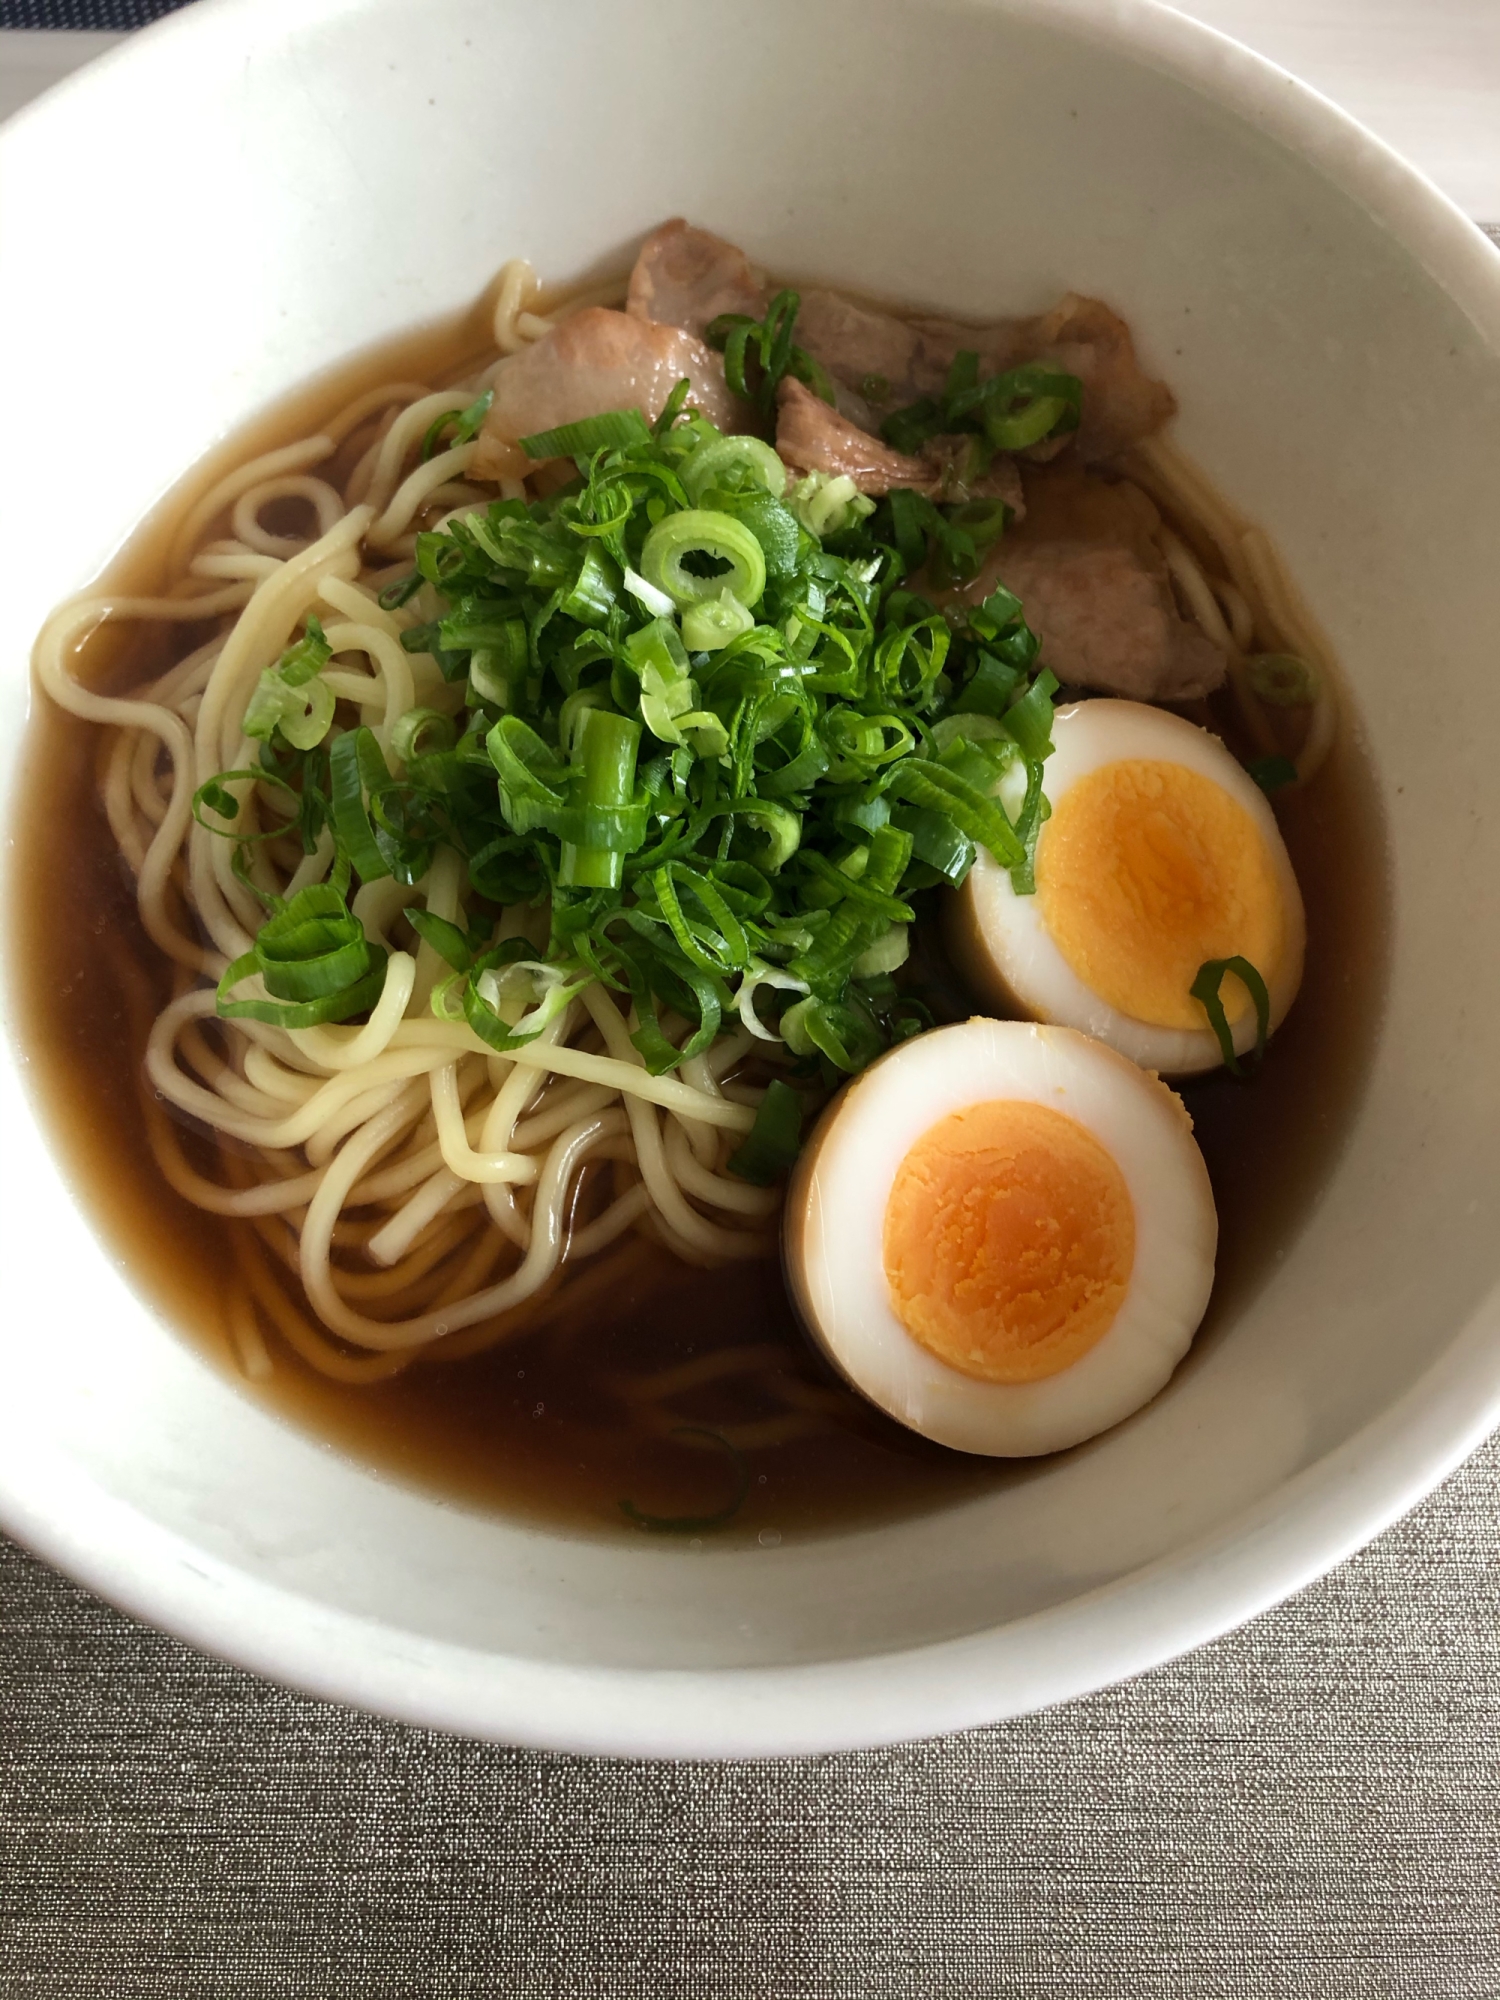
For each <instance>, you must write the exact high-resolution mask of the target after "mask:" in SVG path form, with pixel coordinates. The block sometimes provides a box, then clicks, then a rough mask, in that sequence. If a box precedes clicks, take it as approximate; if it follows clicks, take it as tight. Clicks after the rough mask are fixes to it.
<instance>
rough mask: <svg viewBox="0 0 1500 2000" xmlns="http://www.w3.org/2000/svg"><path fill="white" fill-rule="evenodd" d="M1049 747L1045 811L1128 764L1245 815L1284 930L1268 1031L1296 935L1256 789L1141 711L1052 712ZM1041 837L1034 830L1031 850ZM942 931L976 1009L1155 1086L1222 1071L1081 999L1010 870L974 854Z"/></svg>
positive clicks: (1187, 733) (1211, 741) (1245, 1033)
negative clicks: (1056, 1032) (1152, 768)
mask: <svg viewBox="0 0 1500 2000" xmlns="http://www.w3.org/2000/svg"><path fill="white" fill-rule="evenodd" d="M1053 742H1054V743H1055V745H1056V746H1057V747H1056V749H1055V750H1054V751H1053V754H1052V756H1051V757H1050V758H1049V759H1048V760H1047V766H1046V779H1045V790H1046V793H1047V797H1048V798H1049V799H1050V800H1051V802H1052V804H1053V806H1054V808H1055V807H1056V806H1057V804H1058V802H1059V801H1060V800H1061V799H1062V798H1063V797H1064V795H1065V794H1066V792H1067V791H1068V788H1069V787H1070V786H1071V785H1073V784H1075V783H1076V782H1077V781H1078V779H1080V778H1083V777H1086V776H1087V775H1088V774H1089V772H1091V771H1096V770H1098V769H1099V768H1100V767H1101V765H1105V764H1114V763H1117V762H1119V761H1121V760H1122V759H1125V758H1137V757H1138V758H1149V759H1152V760H1154V761H1156V762H1159V763H1169V764H1183V765H1185V766H1186V767H1187V768H1188V769H1189V770H1190V771H1195V772H1197V773H1198V774H1199V776H1201V777H1204V778H1207V779H1208V780H1210V782H1211V783H1213V784H1215V785H1218V786H1219V787H1220V788H1221V790H1223V791H1225V792H1227V793H1228V795H1229V796H1230V798H1232V799H1233V800H1234V801H1235V803H1236V804H1237V805H1239V806H1241V807H1243V809H1244V810H1245V811H1246V812H1247V813H1248V814H1249V815H1250V818H1251V819H1252V820H1253V821H1254V823H1255V825H1256V827H1257V828H1258V829H1259V831H1260V834H1261V838H1262V839H1263V840H1264V841H1265V843H1266V848H1267V851H1268V852H1269V854H1270V856H1271V860H1272V864H1273V866H1274V869H1275V873H1276V881H1277V884H1278V887H1279V890H1280V894H1281V903H1282V911H1283V919H1284V924H1285V942H1284V948H1283V951H1282V955H1281V963H1280V964H1279V965H1278V966H1277V967H1276V969H1275V972H1274V974H1273V975H1271V976H1270V977H1268V978H1267V981H1266V984H1267V989H1268V991H1269V994H1270V1000H1271V1028H1272V1030H1273V1031H1274V1030H1275V1029H1276V1028H1278V1027H1279V1026H1280V1025H1281V1022H1282V1020H1283V1019H1284V1018H1285V1015H1286V1012H1287V1009H1288V1008H1289V1007H1290V1006H1291V1004H1292V1002H1293V1000H1294V999H1295V998H1296V997H1297V988H1298V987H1299V986H1300V985H1301V983H1302V957H1303V950H1304V946H1305V941H1306V926H1305V920H1304V917H1303V911H1302V893H1301V891H1300V890H1299V888H1298V887H1297V877H1296V875H1295V874H1294V873H1293V870H1292V864H1291V860H1290V857H1289V856H1288V854H1287V851H1286V843H1285V842H1284V841H1283V840H1282V838H1281V829H1280V828H1279V827H1278V826H1277V824H1276V816H1275V814H1274V813H1273V812H1272V811H1271V808H1270V806H1269V805H1268V804H1267V803H1266V798H1265V794H1264V793H1263V792H1262V791H1261V789H1260V787H1259V786H1258V785H1257V784H1256V782H1255V780H1254V779H1253V778H1252V777H1251V776H1250V775H1249V773H1248V772H1247V771H1245V770H1244V769H1243V767H1242V766H1241V765H1240V764H1238V763H1237V762H1236V761H1235V759H1234V758H1233V757H1232V756H1231V755H1230V753H1229V752H1228V751H1227V750H1226V749H1225V747H1224V745H1223V744H1222V743H1221V742H1220V740H1219V738H1218V737H1217V736H1214V735H1211V734H1210V732H1209V731H1208V730H1206V729H1199V728H1198V727H1197V725H1196V724H1194V723H1191V722H1186V721H1184V720H1183V718H1182V717H1181V716H1180V715H1170V714H1168V713H1167V711H1166V710H1165V709H1160V708H1149V707H1147V706H1146V705H1145V704H1144V703H1142V702H1135V701H1081V702H1075V703H1073V704H1072V706H1071V707H1068V708H1061V709H1059V710H1058V711H1057V717H1056V721H1055V723H1054V726H1053ZM1046 838H1047V829H1046V827H1043V828H1042V834H1041V841H1040V842H1039V843H1038V850H1039V851H1040V848H1041V845H1042V843H1044V842H1045V841H1046ZM946 930H947V938H948V947H949V950H950V952H951V953H952V956H953V958H954V961H955V963H956V964H957V966H958V969H959V971H960V972H961V973H962V974H963V976H964V978H965V979H966V980H967V981H968V982H969V984H970V985H971V986H972V987H973V989H974V992H975V994H976V995H977V996H978V997H979V998H980V999H982V1000H983V1001H984V1002H985V1003H986V1004H987V1005H989V1006H992V1007H995V1008H997V1009H998V1010H1000V1011H1001V1012H1003V1013H1007V1014H1019V1015H1022V1016H1024V1017H1026V1018H1027V1019H1030V1020H1034V1021H1053V1022H1057V1023H1059V1024H1060V1025H1061V1026H1064V1027H1069V1028H1078V1029H1080V1030H1081V1031H1082V1032H1083V1033H1084V1034H1086V1035H1094V1036H1096V1037H1097V1038H1098V1039H1099V1040H1100V1041H1105V1042H1108V1043H1109V1045H1110V1046H1111V1048H1116V1049H1118V1050H1119V1051H1120V1053H1121V1054H1122V1055H1126V1056H1129V1057H1130V1059H1131V1061H1132V1062H1137V1063H1139V1064H1140V1065H1141V1066H1142V1068H1144V1069H1154V1070H1157V1071H1159V1072H1160V1073H1161V1074H1162V1075H1163V1076H1192V1075H1195V1074H1197V1073H1198V1072H1200V1071H1202V1070H1208V1069H1216V1068H1217V1067H1218V1065H1219V1064H1220V1063H1221V1062H1222V1061H1223V1055H1222V1052H1221V1050H1220V1048H1219V1044H1218V1040H1217V1038H1216V1037H1215V1035H1214V1034H1213V1031H1212V1030H1211V1029H1210V1028H1208V1027H1206V1026H1205V1027H1203V1028H1201V1029H1199V1028H1163V1027H1160V1026H1158V1025H1156V1024H1155V1023H1154V1022H1150V1021H1138V1020H1136V1019H1134V1017H1133V1016H1131V1015H1129V1014H1124V1013H1121V1012H1120V1010H1119V1009H1118V1008H1116V1007H1113V1006H1111V1005H1110V1003H1109V1002H1108V1001H1107V1000H1104V999H1101V997H1100V996H1099V995H1098V994H1097V993H1095V992H1093V991H1091V989H1090V988H1089V987H1087V986H1086V985H1085V984H1084V982H1083V981H1082V980H1081V979H1080V978H1079V976H1078V974H1077V973H1076V972H1075V971H1074V970H1073V968H1072V966H1071V965H1069V963H1068V961H1067V960H1066V959H1065V958H1064V957H1063V955H1062V953H1061V951H1059V949H1058V947H1057V945H1056V944H1055V943H1054V941H1053V938H1052V933H1051V932H1050V931H1049V930H1048V928H1047V923H1046V919H1045V917H1044V915H1043V911H1042V905H1041V901H1040V899H1039V898H1038V897H1036V896H1018V895H1017V894H1016V892H1015V890H1014V888H1012V886H1011V879H1010V873H1009V870H1007V869H1005V868H1002V867H1000V865H999V864H998V862H996V861H994V860H992V859H991V857H990V856H989V855H988V854H987V853H985V852H984V850H983V849H981V850H980V853H979V857H978V859H977V860H976V861H975V863H974V866H973V867H972V868H971V869H970V871H969V874H968V878H967V880H966V881H965V883H964V885H963V887H962V888H961V889H959V890H957V891H956V892H955V893H954V895H953V896H952V897H950V898H949V899H948V904H947V910H946ZM1255 1033H1256V1023H1255V1015H1254V1013H1253V1011H1247V1012H1246V1013H1245V1014H1244V1015H1243V1016H1242V1017H1241V1018H1240V1019H1239V1020H1238V1021H1236V1022H1235V1024H1234V1031H1233V1039H1234V1048H1235V1053H1236V1054H1237V1055H1243V1054H1245V1052H1246V1051H1247V1050H1248V1049H1250V1048H1252V1047H1253V1046H1254V1043H1255Z"/></svg>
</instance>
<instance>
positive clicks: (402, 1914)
mask: <svg viewBox="0 0 1500 2000" xmlns="http://www.w3.org/2000/svg"><path fill="white" fill-rule="evenodd" d="M1497 1599H1500V1448H1497V1447H1496V1446H1494V1445H1492V1446H1490V1447H1489V1448H1488V1449H1487V1450H1486V1451H1485V1452H1483V1453H1482V1454H1481V1455H1480V1456H1479V1457H1478V1458H1476V1459H1475V1460H1473V1461H1472V1462H1471V1463H1470V1465H1469V1466H1468V1467H1466V1468H1465V1469H1464V1471H1463V1472H1461V1473H1460V1474H1459V1475H1458V1476H1457V1477H1456V1478H1454V1479H1453V1480H1452V1481H1450V1482H1449V1484H1448V1485H1447V1486H1446V1487H1444V1488H1443V1490H1442V1491H1441V1492H1440V1493H1438V1494H1437V1495H1436V1496H1435V1497H1434V1498H1433V1499H1432V1500H1431V1501H1429V1502H1428V1503H1427V1505H1426V1506H1424V1507H1423V1508H1421V1509H1420V1510H1419V1511H1418V1512H1417V1513H1416V1514H1414V1515H1412V1516H1411V1517H1410V1518H1409V1519H1408V1520H1407V1521H1405V1522H1404V1523H1402V1524H1401V1525H1400V1526H1399V1527H1397V1528H1395V1529H1393V1530H1392V1531H1391V1532H1390V1533H1389V1534H1387V1535H1386V1536H1385V1537H1384V1538H1383V1539H1382V1540H1381V1541H1380V1542H1379V1543H1378V1544H1377V1545H1376V1546H1375V1547H1374V1548H1373V1549H1371V1550H1369V1551H1367V1552H1366V1553H1365V1554H1364V1555H1362V1556H1360V1557H1358V1558H1356V1559H1355V1560H1354V1561H1353V1562H1351V1563H1348V1564H1346V1565H1345V1566H1344V1567H1343V1568H1342V1569H1340V1570H1339V1571H1337V1572H1336V1573H1335V1574H1334V1575H1333V1576H1332V1577H1330V1578H1329V1579H1327V1580H1326V1581H1325V1582H1323V1583H1321V1584H1319V1585H1316V1586H1315V1587H1314V1588H1313V1589H1311V1590H1309V1591H1307V1592H1305V1593H1304V1594H1303V1595H1302V1596H1301V1597H1300V1598H1298V1599H1297V1600H1295V1601H1294V1602H1293V1603H1291V1604H1289V1605H1286V1606H1283V1607H1282V1608H1281V1609H1280V1610H1277V1611H1275V1612H1272V1613H1270V1614H1269V1615H1267V1616H1265V1617H1263V1618H1260V1619H1258V1620H1256V1621H1255V1622H1254V1623H1253V1624H1252V1625H1250V1626H1248V1627H1246V1628H1245V1629H1244V1630H1243V1631H1241V1632H1239V1633H1237V1634H1235V1635H1233V1636H1231V1637H1230V1638H1228V1639H1224V1640H1221V1641H1220V1642H1219V1643H1218V1644H1216V1645H1213V1646H1209V1647H1207V1648H1205V1649H1204V1650H1203V1651H1201V1652H1199V1653H1197V1654H1195V1655H1193V1656H1192V1657H1191V1658H1189V1659H1187V1660H1185V1661H1182V1662H1180V1663H1178V1664H1177V1665H1174V1666H1170V1667H1166V1668H1162V1669H1160V1670H1159V1671H1157V1672H1156V1673H1153V1674H1149V1675H1147V1676H1145V1677H1144V1678H1143V1679H1141V1680H1139V1681H1137V1682H1135V1683H1133V1684H1132V1685H1130V1686H1128V1687H1125V1688H1120V1689H1116V1690H1113V1691H1112V1692H1110V1693H1107V1694H1102V1695H1097V1696H1095V1697H1093V1698H1092V1699H1090V1700H1088V1701H1081V1702H1076V1703H1073V1704H1071V1705H1070V1706H1068V1707H1066V1708H1062V1709H1058V1710H1054V1711H1053V1712H1051V1713H1050V1714H1047V1715H1042V1716H1035V1717H1031V1718H1029V1719H1027V1720H1025V1721H1022V1722H1018V1723H1011V1724H1006V1725H1003V1726H1000V1727H997V1728H994V1729H988V1730H979V1731H975V1732H973V1733H971V1734H968V1735H963V1736H954V1737H948V1738H945V1739H942V1740H940V1741H937V1742H933V1743H925V1744H916V1745H909V1746H906V1747H903V1748H900V1749H897V1750H891V1751H881V1752H874V1753H869V1754H864V1755H857V1756H839V1757H828V1758H817V1759H808V1760H800V1761H795V1762H783V1763H762V1764H749V1765H741V1766H728V1767H715V1766H709V1765H679V1766H671V1765H644V1764H609V1763H604V1762H598V1761H593V1760H587V1759H579V1758H564V1757H549V1756H542V1755H537V1754H535V1753H532V1752H527V1751H515V1750H504V1749H496V1748H492V1747H488V1746H484V1745H480V1744H474V1743H466V1742H461V1741H456V1740H453V1739H449V1738H445V1737H441V1736H436V1735H431V1734H427V1733H424V1732H422V1731H418V1730H413V1729H407V1728H403V1727H398V1726H396V1725H394V1724H389V1723H383V1722H378V1721H374V1720H372V1719H370V1718H368V1717H365V1716H360V1715H354V1714H349V1713H345V1712H342V1711H340V1710H338V1709H334V1708H330V1707H328V1706H326V1705H324V1704H321V1703H318V1702H313V1701H307V1700H304V1699H302V1698H300V1697H298V1696H295V1695H291V1694H287V1693H284V1692H282V1691H280V1690H279V1689H276V1688H273V1687H269V1686H267V1685H265V1684H264V1683H262V1682H259V1681H255V1680H252V1679H250V1678H249V1677H248V1676H246V1675H243V1674H240V1673H237V1672H235V1671H233V1670H232V1669H230V1668H228V1667H224V1666H221V1665H218V1664H216V1663H215V1662H213V1661H210V1660H206V1659H204V1658H202V1657H200V1656H199V1655H197V1654H195V1653H193V1652H190V1651H189V1650H188V1649H187V1648H185V1647H183V1646H180V1645H178V1644H176V1643H175V1642H174V1641H172V1640H169V1639H165V1638H161V1637H159V1636H158V1635H156V1634H155V1633H152V1632H149V1631H146V1630H144V1629H142V1628H141V1627H139V1626H137V1625H135V1624H133V1623H131V1622H130V1621H129V1620H127V1619H125V1618H122V1617H120V1616H119V1615H117V1614H116V1613H114V1612H112V1611H110V1610H107V1609H106V1608H105V1607H104V1606H102V1605H100V1604H97V1603H95V1602H93V1601H91V1600H90V1599H88V1598H86V1597H84V1596H83V1595H82V1594H81V1593H80V1592H78V1591H77V1590H75V1589H74V1588H73V1587H72V1586H71V1585H69V1584H67V1583H65V1582H63V1581H62V1580H61V1579H59V1578H58V1577H56V1576H54V1575H52V1574H51V1573H50V1572H49V1571H47V1570H45V1569H44V1568H42V1567H41V1565H39V1564H37V1563H35V1562H33V1561H31V1560H30V1558H28V1557H26V1556H23V1555H22V1554H21V1553H20V1552H19V1551H18V1550H16V1549H14V1548H11V1547H8V1546H6V1545H3V1544H0V1995H3V1996H4V2000H20V1996H23V1995H24V1996H42V1995H45V1996H48V2000H80V1996H85V1995H87V1996H90V2000H94V1996H97V2000H112V1996H115V1995H128V1996H130V1997H131V2000H138V1997H139V2000H158V1997H159V2000H166V1996H172V2000H228V1996H235V2000H240V1996H244V2000H285V1997H286V1996H292V1995H299V1996H300V1995H308V1996H317V2000H342V1996H345V1995H348V1996H359V1997H360V2000H460V1996H462V2000H536V1997H537V1996H547V2000H585V1996H587V2000H763V1996H764V2000H770V1996H774V2000H949V1996H952V2000H992V1996H995V2000H998V1996H1006V2000H1010V1996H1024V2000H1041V1996H1047V2000H1495V1996H1497V1995H1500V1904H1497V1884H1500V1620H1497Z"/></svg>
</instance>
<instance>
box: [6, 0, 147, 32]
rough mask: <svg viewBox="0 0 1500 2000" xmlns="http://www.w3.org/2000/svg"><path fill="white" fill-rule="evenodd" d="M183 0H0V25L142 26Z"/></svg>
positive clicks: (11, 26)
mask: <svg viewBox="0 0 1500 2000" xmlns="http://www.w3.org/2000/svg"><path fill="white" fill-rule="evenodd" d="M186 5H187V0H0V28H114V29H123V28H144V27H145V26H146V25H147V23H148V22H151V21H159V20H160V19H161V17H162V15H163V14H171V13H173V12H174V11H175V10H176V9H177V8H178V7H184V6H186Z"/></svg>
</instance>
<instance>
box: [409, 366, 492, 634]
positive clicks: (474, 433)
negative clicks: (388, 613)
mask: <svg viewBox="0 0 1500 2000" xmlns="http://www.w3.org/2000/svg"><path fill="white" fill-rule="evenodd" d="M494 400H495V392H494V390H493V389H486V390H485V391H484V392H483V394H482V395H479V396H476V397H475V399H474V401H473V402H472V403H470V405H469V407H468V408H467V409H466V410H450V411H448V412H447V413H446V414H445V415H444V416H441V417H436V418H434V419H433V421H432V423H430V424H429V425H428V427H427V434H426V436H425V437H424V438H423V439H422V452H421V458H422V463H423V464H424V465H425V464H426V463H427V461H428V459H429V458H431V457H432V456H433V454H434V452H436V450H437V448H438V440H439V439H440V438H441V437H442V435H443V432H444V431H445V430H447V428H448V426H449V425H450V424H451V425H452V426H453V435H452V437H451V438H449V440H448V442H447V444H446V445H445V446H444V447H443V449H444V450H445V451H451V450H452V449H453V447H454V446H455V445H460V444H467V443H468V442H469V440H470V439H471V438H475V437H478V435H479V430H480V426H481V425H482V424H483V422H484V420H485V418H486V417H487V416H488V415H489V413H490V404H491V403H493V402H494ZM381 601H382V602H384V599H382V600H381ZM387 608H390V607H387Z"/></svg>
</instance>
